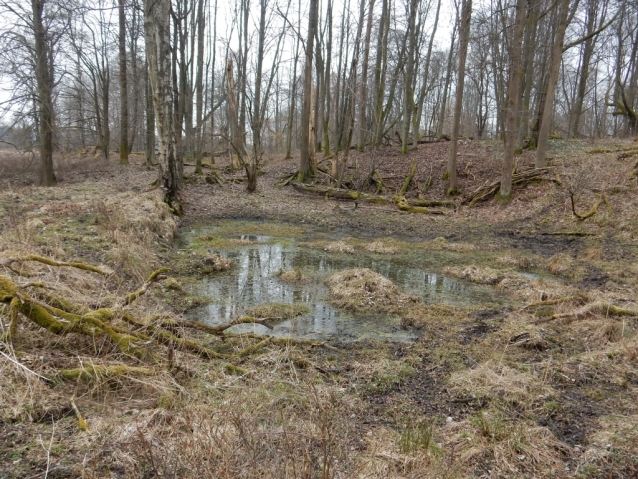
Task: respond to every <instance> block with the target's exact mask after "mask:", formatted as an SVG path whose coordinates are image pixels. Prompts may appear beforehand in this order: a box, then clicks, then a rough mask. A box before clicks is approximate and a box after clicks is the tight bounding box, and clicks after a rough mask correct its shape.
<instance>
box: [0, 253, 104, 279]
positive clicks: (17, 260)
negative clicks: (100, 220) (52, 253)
mask: <svg viewBox="0 0 638 479" xmlns="http://www.w3.org/2000/svg"><path fill="white" fill-rule="evenodd" d="M26 261H35V262H38V263H42V264H46V265H48V266H69V267H71V268H77V269H81V270H84V271H92V272H93V273H99V274H104V275H106V274H108V272H106V271H103V270H101V269H100V268H96V267H95V266H91V265H90V264H85V263H79V262H77V261H71V262H64V261H55V260H53V259H51V258H45V257H44V256H39V255H37V254H28V255H26V256H17V257H13V258H7V259H5V260H3V261H2V262H0V265H2V266H7V267H9V266H11V265H12V264H13V263H21V262H26Z"/></svg>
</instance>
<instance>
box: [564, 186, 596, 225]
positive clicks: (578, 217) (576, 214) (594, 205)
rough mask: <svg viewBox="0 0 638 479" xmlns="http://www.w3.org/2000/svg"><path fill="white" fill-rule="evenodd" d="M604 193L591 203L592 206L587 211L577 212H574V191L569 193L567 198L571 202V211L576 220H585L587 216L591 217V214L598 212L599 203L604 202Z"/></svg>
mask: <svg viewBox="0 0 638 479" xmlns="http://www.w3.org/2000/svg"><path fill="white" fill-rule="evenodd" d="M603 197H604V195H602V194H601V195H600V198H598V200H597V201H596V202H595V203H594V204H593V206H592V207H591V209H590V210H589V211H588V212H587V213H583V214H580V213H577V212H576V205H575V202H574V193H571V192H570V193H569V198H570V200H571V204H572V213H573V215H574V216H575V217H576V219H577V220H579V221H583V220H586V219H587V218H591V217H592V216H594V215H595V214H596V213H597V212H598V207H599V206H600V205H601V203H603V202H604V200H603Z"/></svg>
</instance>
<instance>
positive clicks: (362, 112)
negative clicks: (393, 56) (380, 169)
mask: <svg viewBox="0 0 638 479" xmlns="http://www.w3.org/2000/svg"><path fill="white" fill-rule="evenodd" d="M373 8H374V0H370V6H369V7H368V9H369V11H368V24H367V25H366V37H365V43H364V45H363V48H364V50H363V62H362V63H361V87H360V88H359V129H358V130H357V145H358V147H359V151H363V149H364V148H365V142H366V136H365V133H366V126H367V122H366V102H367V100H368V98H367V97H368V62H369V59H370V37H371V35H372V9H373Z"/></svg>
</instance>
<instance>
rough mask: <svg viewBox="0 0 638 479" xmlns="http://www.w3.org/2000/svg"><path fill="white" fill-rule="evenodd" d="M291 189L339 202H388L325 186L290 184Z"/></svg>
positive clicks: (374, 196)
mask: <svg viewBox="0 0 638 479" xmlns="http://www.w3.org/2000/svg"><path fill="white" fill-rule="evenodd" d="M292 187H293V188H294V189H295V190H297V191H300V192H302V193H313V194H317V195H322V196H324V197H327V198H337V199H340V200H350V201H365V202H368V203H375V204H386V203H389V202H390V200H389V199H388V198H386V197H384V196H377V195H370V194H367V193H359V192H357V191H352V190H346V189H343V188H329V187H326V186H314V185H307V184H305V183H292Z"/></svg>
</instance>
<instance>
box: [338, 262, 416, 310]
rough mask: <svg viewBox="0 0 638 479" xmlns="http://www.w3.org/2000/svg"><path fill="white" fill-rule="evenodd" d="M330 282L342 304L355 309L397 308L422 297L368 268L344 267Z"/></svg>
mask: <svg viewBox="0 0 638 479" xmlns="http://www.w3.org/2000/svg"><path fill="white" fill-rule="evenodd" d="M326 284H327V285H328V287H329V288H330V295H331V298H332V300H333V301H334V302H335V303H336V304H337V305H338V306H340V307H342V308H346V309H350V310H354V311H388V312H392V311H395V312H397V311H400V310H407V309H409V308H410V307H411V306H413V305H415V304H417V303H418V302H419V299H418V298H414V297H412V296H408V295H407V294H405V293H402V292H401V291H400V290H399V288H397V286H396V285H395V284H394V283H393V282H392V281H390V280H389V279H387V278H385V277H384V276H382V275H380V274H379V273H375V272H374V271H372V270H370V269H367V268H354V269H347V270H343V271H340V272H338V273H336V274H334V275H332V276H331V277H330V278H329V279H328V280H327V281H326Z"/></svg>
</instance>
